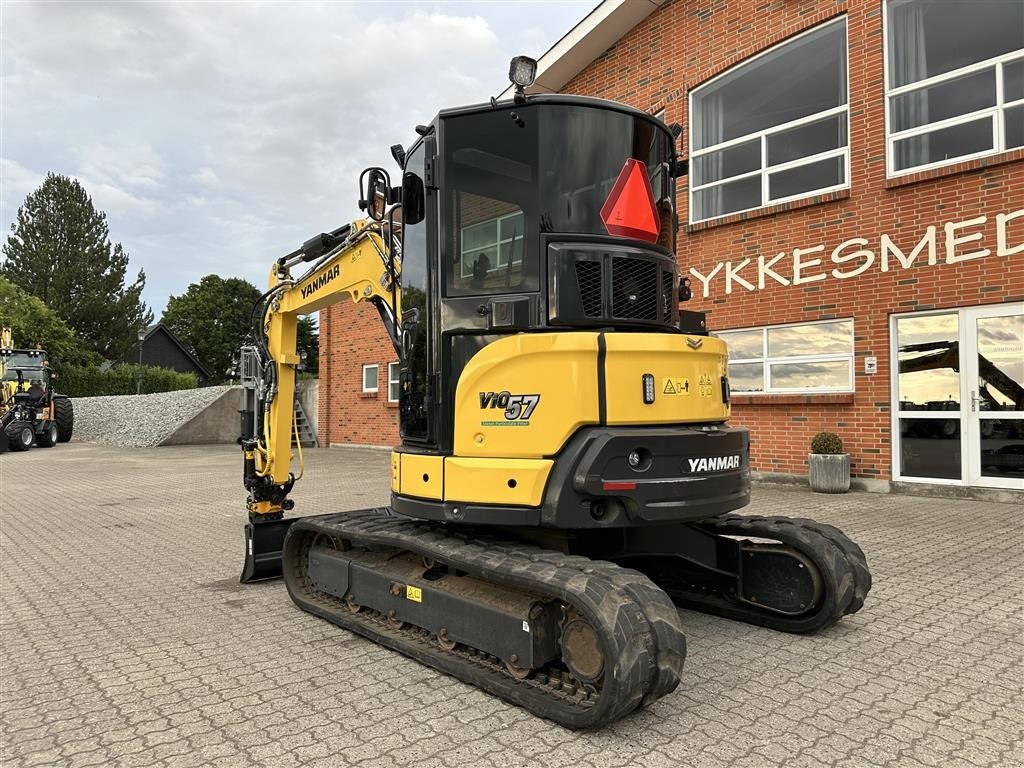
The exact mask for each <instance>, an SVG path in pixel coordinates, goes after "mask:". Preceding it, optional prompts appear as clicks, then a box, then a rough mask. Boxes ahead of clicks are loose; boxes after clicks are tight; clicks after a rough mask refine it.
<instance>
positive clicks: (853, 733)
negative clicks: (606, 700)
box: [0, 443, 1024, 768]
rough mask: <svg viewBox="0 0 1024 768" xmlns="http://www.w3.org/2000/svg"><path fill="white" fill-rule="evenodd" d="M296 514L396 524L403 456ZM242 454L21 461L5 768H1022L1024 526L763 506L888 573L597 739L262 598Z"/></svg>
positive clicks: (8, 572)
mask: <svg viewBox="0 0 1024 768" xmlns="http://www.w3.org/2000/svg"><path fill="white" fill-rule="evenodd" d="M306 473H307V474H306V478H305V479H304V480H302V481H300V482H299V483H298V485H297V487H296V491H295V493H294V498H295V500H296V504H297V510H296V511H297V512H299V513H301V514H321V513H327V512H335V511H342V510H345V509H354V508H359V507H365V506H374V505H378V504H383V503H386V502H387V496H388V491H387V486H388V478H389V467H388V455H387V453H386V452H384V451H373V450H366V449H320V450H315V451H310V452H307V467H306ZM243 507H244V492H243V489H242V487H241V458H240V456H238V454H237V449H235V448H233V447H231V446H208V447H176V448H154V449H135V450H125V449H116V448H108V447H102V446H97V445H90V444H84V443H69V444H66V445H60V446H58V447H56V448H53V449H49V450H34V451H31V452H30V453H28V454H7V455H5V456H4V457H3V458H2V459H0V579H2V580H0V765H2V766H3V767H4V768H15V767H17V768H21V767H22V766H24V767H25V768H28V766H70V767H71V768H79V767H80V766H82V767H84V766H90V765H98V766H100V765H102V766H107V765H110V766H126V767H127V766H139V767H140V768H141V767H142V766H179V767H181V768H185V766H200V765H215V766H224V768H227V767H228V766H274V767H275V768H276V767H277V766H282V767H283V768H287V767H288V766H345V765H360V766H368V767H369V766H379V767H380V768H384V767H385V766H404V765H410V766H413V765H414V766H434V765H436V766H453V767H454V766H459V767H460V768H461V767H463V766H500V767H501V768H513V767H515V766H552V767H554V766H591V767H592V768H606V767H607V768H611V767H612V766H634V765H642V766H688V767H692V768H714V767H716V766H723V767H725V766H730V767H732V766H736V767H738V768H743V767H749V768H760V767H762V766H775V765H785V766H806V767H807V768H816V767H820V766H850V767H852V768H861V767H862V766H899V767H900V768H904V767H905V768H915V767H917V766H942V768H969V767H971V766H1007V767H1009V766H1020V765H1022V764H1024V715H1022V713H1024V693H1022V688H1024V658H1022V642H1021V641H1022V636H1024V620H1022V613H1024V599H1022V584H1024V554H1022V553H1024V546H1022V544H1024V509H1021V508H1019V506H1018V505H1011V504H996V503H985V502H977V501H962V500H952V499H949V500H946V499H935V498H920V497H910V496H882V495H875V494H866V493H852V494H848V495H844V496H834V497H833V496H820V495H816V494H812V493H810V492H808V491H805V490H798V489H787V488H771V487H758V488H756V489H755V493H754V501H753V504H752V505H751V509H750V511H752V512H757V513H760V514H791V515H796V516H813V517H816V518H818V519H820V520H822V521H825V522H828V523H832V524H835V525H838V526H840V527H842V528H843V529H844V530H846V531H847V533H849V534H850V535H851V536H852V537H853V538H854V539H856V540H857V541H858V542H859V543H860V544H861V546H862V547H863V548H864V550H865V552H866V553H867V557H868V560H869V563H870V565H871V569H872V571H873V573H874V589H873V590H872V592H871V594H870V596H869V597H868V601H867V604H866V605H865V607H864V609H863V610H862V611H861V612H860V613H858V614H856V615H854V616H852V617H847V618H846V619H844V620H843V621H842V622H841V623H840V624H838V625H837V626H835V627H833V628H832V629H830V630H828V631H826V632H824V633H823V634H821V635H818V636H814V637H799V636H790V635H784V634H780V633H776V632H772V631H769V630H765V629H759V628H756V627H750V626H746V625H741V624H737V623H733V622H730V621H727V620H724V619H718V618H714V617H710V616H704V615H701V614H698V613H692V612H689V611H687V612H684V614H683V619H684V623H685V626H686V628H687V634H688V639H689V657H688V659H687V667H686V674H685V678H684V680H683V683H682V685H681V686H680V687H679V689H677V690H676V692H675V693H673V694H671V695H669V696H667V697H666V698H664V699H661V700H660V701H658V702H656V703H655V704H654V705H653V706H651V707H648V708H647V709H645V710H643V711H641V712H639V713H637V714H635V715H633V716H631V717H629V718H627V719H625V720H622V721H620V722H618V723H615V724H614V725H612V726H610V727H608V728H606V729H604V730H602V731H600V732H597V733H584V734H580V733H574V732H571V731H568V730H565V729H563V728H561V727H559V726H556V725H552V724H551V723H548V722H546V721H543V720H540V719H538V718H536V717H534V716H532V715H530V714H528V713H526V712H524V711H522V710H520V709H517V708H515V707H512V706H510V705H507V704H504V703H502V702H501V701H498V700H497V699H494V698H492V697H490V696H488V695H486V694H484V693H481V692H479V691H477V690H474V689H473V688H470V687H469V686H467V685H464V684H462V683H460V682H458V681H456V680H453V679H451V678H448V677H445V676H444V675H442V674H440V673H437V672H434V671H432V670H430V669H427V668H426V667H423V666H421V665H419V664H417V663H416V662H413V661H410V660H408V659H405V658H403V657H401V656H399V655H397V654H394V653H392V652H390V651H386V650H384V649H381V648H378V647H376V646H374V645H372V644H371V643H369V642H368V641H365V640H363V639H361V638H359V637H356V636H354V635H351V634H348V633H346V632H344V631H342V630H339V629H337V628H336V627H334V626H333V625H330V624H328V623H326V622H324V621H322V620H320V619H317V618H314V617H313V616H310V615H308V614H305V613H303V612H301V611H299V610H298V609H297V608H295V607H294V606H293V605H292V603H291V601H290V600H289V599H288V596H287V594H286V592H285V588H284V586H283V585H282V584H281V583H280V582H275V583H265V584H259V585H249V586H241V585H239V584H238V581H237V579H238V573H239V570H240V567H241V549H242V524H243V521H244V517H245V514H244V508H243Z"/></svg>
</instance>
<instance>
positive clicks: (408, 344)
mask: <svg viewBox="0 0 1024 768" xmlns="http://www.w3.org/2000/svg"><path fill="white" fill-rule="evenodd" d="M428 144H429V145H433V141H430V140H421V141H419V142H418V143H417V144H416V146H414V147H413V148H412V150H411V151H410V152H409V156H408V158H407V159H406V163H405V171H404V174H403V178H402V188H403V195H404V196H405V198H406V199H405V200H403V216H404V217H405V221H404V222H403V226H402V328H401V329H400V333H401V340H402V359H401V361H400V365H399V395H398V413H399V431H400V433H401V436H402V442H403V444H409V443H411V444H413V445H415V446H423V447H427V446H430V445H433V444H434V442H435V440H436V438H435V422H436V410H437V406H436V403H435V402H434V401H435V399H436V398H435V397H434V394H433V391H432V390H433V387H432V386H431V384H432V372H433V371H434V370H435V368H434V366H433V363H432V361H433V356H434V344H435V342H434V327H435V324H436V322H437V321H436V318H435V317H434V313H433V311H432V308H433V306H434V305H435V304H436V301H434V300H433V290H434V289H433V287H432V286H431V279H432V275H433V274H434V270H433V268H432V266H431V253H432V251H433V249H432V248H430V243H431V240H432V237H431V233H432V232H434V231H435V227H436V221H437V215H436V207H437V196H436V191H435V190H432V189H430V187H429V186H428V184H427V183H426V175H427V174H426V170H425V163H426V162H427V158H429V157H430V156H431V155H432V154H433V153H432V152H431V151H430V147H429V146H428ZM410 193H412V194H410ZM417 196H418V200H416V201H415V203H414V198H416V197H417ZM414 208H416V209H418V212H417V214H416V215H411V214H412V212H413V209H414Z"/></svg>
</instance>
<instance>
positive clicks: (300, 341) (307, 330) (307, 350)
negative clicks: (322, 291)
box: [295, 316, 320, 376]
mask: <svg viewBox="0 0 1024 768" xmlns="http://www.w3.org/2000/svg"><path fill="white" fill-rule="evenodd" d="M296 336H297V339H296V343H295V345H296V347H297V349H298V351H299V357H302V358H303V360H304V361H305V367H304V368H303V370H304V372H305V373H309V374H312V375H314V376H316V375H318V374H319V373H320V331H319V330H318V329H317V327H316V323H314V322H313V318H312V317H308V316H306V317H300V318H299V322H298V325H297V328H296Z"/></svg>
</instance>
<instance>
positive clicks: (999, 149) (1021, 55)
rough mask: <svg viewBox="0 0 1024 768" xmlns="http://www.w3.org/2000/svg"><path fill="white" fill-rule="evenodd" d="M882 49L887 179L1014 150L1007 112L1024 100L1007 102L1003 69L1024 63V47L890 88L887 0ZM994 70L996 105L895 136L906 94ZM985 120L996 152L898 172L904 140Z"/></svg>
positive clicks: (960, 156)
mask: <svg viewBox="0 0 1024 768" xmlns="http://www.w3.org/2000/svg"><path fill="white" fill-rule="evenodd" d="M882 50H883V51H884V53H883V62H882V68H883V75H884V77H885V173H886V177H887V178H890V179H894V178H899V177H901V176H909V175H911V174H914V173H921V172H922V171H930V170H932V169H934V168H944V167H946V166H948V165H956V164H957V163H963V162H967V161H968V160H975V159H977V158H979V157H989V156H991V155H998V154H1001V153H1003V152H1007V151H1010V150H1008V149H1007V148H1006V126H1005V115H1006V110H1007V109H1012V108H1013V107H1018V106H1021V105H1024V98H1022V99H1017V100H1015V101H1007V102H1004V101H1003V67H1004V66H1005V65H1006V64H1011V63H1014V62H1016V61H1018V60H1024V48H1022V49H1021V50H1018V51H1011V52H1010V53H1004V54H1003V55H1001V56H994V57H992V58H991V59H986V60H985V61H979V62H977V63H976V64H969V65H967V66H966V67H960V68H959V69H953V70H950V71H949V72H943V73H942V74H940V75H933V76H932V77H929V78H926V79H924V80H918V81H917V82H915V83H908V84H907V85H901V86H900V87H899V88H890V87H889V0H885V3H884V7H883V8H882ZM993 67H994V68H995V71H996V103H995V106H992V107H986V108H985V109H978V110H975V111H974V112H968V113H965V114H963V115H957V116H956V117H948V118H946V119H945V120H937V121H936V122H934V123H925V124H924V125H919V126H917V127H916V128H907V129H906V130H903V131H899V132H897V133H892V131H891V128H890V126H891V125H892V123H891V121H890V119H889V111H890V110H889V105H890V103H891V102H892V100H893V98H895V97H896V96H901V95H903V94H905V93H911V92H913V91H917V90H921V89H923V88H928V87H930V86H933V85H938V84H940V83H944V82H946V81H948V80H955V79H957V78H958V77H963V76H964V75H971V74H974V73H976V72H981V71H983V70H986V69H992V68H993ZM984 117H987V118H988V119H989V120H990V121H991V122H992V149H986V150H983V151H981V152H974V153H971V154H969V155H957V156H956V157H951V158H949V159H947V160H938V161H936V162H934V163H927V164H925V165H915V166H913V167H912V168H905V169H903V170H901V171H897V170H896V169H895V167H894V166H895V159H896V157H895V156H896V153H895V152H894V147H895V146H896V142H897V141H900V140H901V139H908V138H910V137H912V136H918V135H920V134H923V133H933V132H935V131H938V130H941V129H943V128H950V127H952V126H956V125H963V124H965V123H973V122H975V121H977V120H979V119H981V118H984ZM1020 148H1021V147H1014V149H1020Z"/></svg>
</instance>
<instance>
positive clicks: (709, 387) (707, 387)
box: [700, 373, 715, 397]
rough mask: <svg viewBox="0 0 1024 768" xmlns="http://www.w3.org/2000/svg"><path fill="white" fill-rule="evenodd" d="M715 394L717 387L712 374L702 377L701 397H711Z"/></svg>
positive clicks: (705, 374)
mask: <svg viewBox="0 0 1024 768" xmlns="http://www.w3.org/2000/svg"><path fill="white" fill-rule="evenodd" d="M714 393H715V385H714V382H713V380H712V378H711V375H710V374H707V373H702V374H701V375H700V396H701V397H711V396H712V395H713V394H714Z"/></svg>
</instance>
